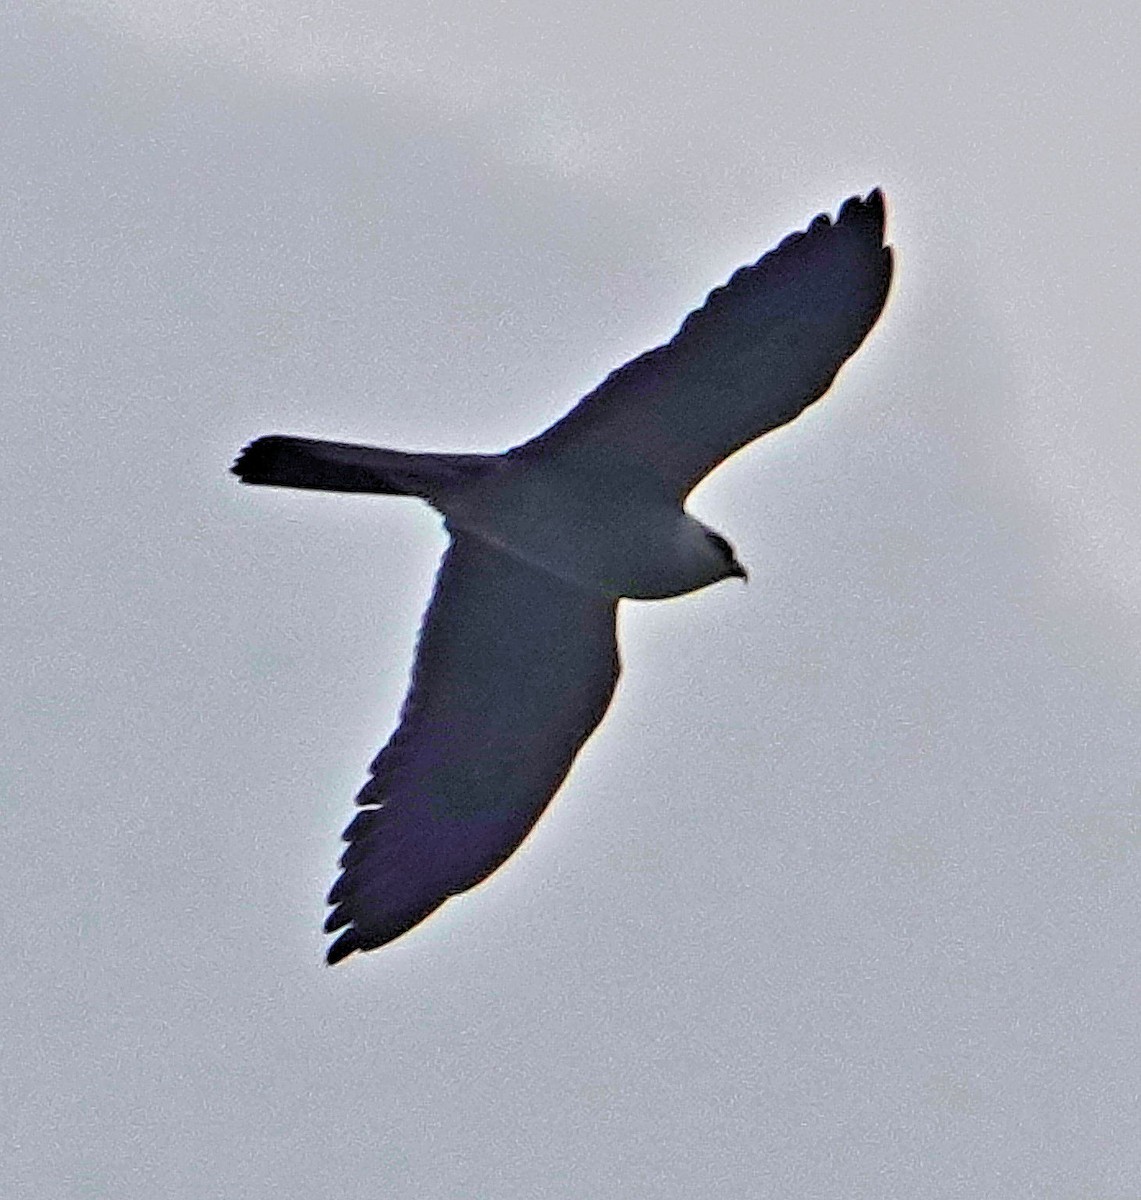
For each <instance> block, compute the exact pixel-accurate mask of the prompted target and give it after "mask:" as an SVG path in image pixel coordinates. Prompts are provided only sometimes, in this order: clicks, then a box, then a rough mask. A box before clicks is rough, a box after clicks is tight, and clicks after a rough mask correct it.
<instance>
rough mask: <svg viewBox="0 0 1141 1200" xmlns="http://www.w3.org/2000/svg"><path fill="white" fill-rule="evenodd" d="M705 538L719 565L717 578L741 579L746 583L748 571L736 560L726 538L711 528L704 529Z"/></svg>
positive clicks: (735, 554) (735, 555) (735, 553)
mask: <svg viewBox="0 0 1141 1200" xmlns="http://www.w3.org/2000/svg"><path fill="white" fill-rule="evenodd" d="M705 540H706V542H707V543H708V544H709V546H710V548H711V549H712V551H713V553H714V555H715V556H716V560H717V563H718V566H719V567H720V574H719V575H718V576H717V578H718V579H743V580H745V582H746V583H747V582H748V581H749V572H748V571H746V570H745V568H744V567H743V566H741V564H740V563H739V562H738V561H737V552H736V551H735V550H734V549H733V547H732V546H731V545H730V544H729V539H728V538H724V537H722V536H721V534H719V533H717V532H715V531H714V530H712V529H706V531H705Z"/></svg>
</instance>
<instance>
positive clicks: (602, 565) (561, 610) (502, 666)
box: [233, 191, 892, 962]
mask: <svg viewBox="0 0 1141 1200" xmlns="http://www.w3.org/2000/svg"><path fill="white" fill-rule="evenodd" d="M883 225H884V212H883V200H882V197H881V196H880V194H879V192H878V191H876V192H872V193H871V194H870V195H869V196H868V197H867V199H866V200H860V199H858V198H855V197H853V198H852V199H850V200H848V201H847V202H846V203H845V204H844V206H843V207H842V209H841V211H840V214H839V217H838V218H837V220H836V222H835V223H832V222H831V221H830V220H829V218H827V217H825V216H820V217H817V218H816V219H815V220H814V221H813V222H812V224H811V225H810V227H809V229H808V230H807V231H806V232H804V233H800V234H792V235H791V236H790V237H788V238H786V239H785V241H784V242H782V243H781V245H780V246H779V247H778V248H777V249H776V250H774V251H772V252H771V253H770V254H768V255H766V256H765V257H763V258H762V259H760V260H759V261H758V262H757V263H756V264H754V265H753V266H750V267H745V268H742V269H741V270H740V271H738V272H737V274H736V275H734V276H733V278H732V279H731V280H730V282H729V283H728V284H727V285H726V286H725V287H724V288H719V289H717V290H716V291H715V292H714V293H713V294H712V295H711V296H710V297H709V299H708V301H707V302H706V304H705V305H704V306H703V307H702V308H701V309H699V310H698V311H697V312H695V313H693V314H691V315H690V316H689V317H688V318H687V319H686V321H685V323H684V324H683V326H682V328H681V330H680V331H679V333H678V335H677V336H676V337H675V338H674V339H673V340H672V341H671V342H669V343H668V344H667V345H665V346H662V347H659V348H658V349H656V350H652V351H650V352H648V353H647V354H644V355H642V356H640V357H639V358H637V359H635V360H634V361H633V362H631V363H628V364H627V365H626V366H625V367H622V368H621V369H620V370H618V371H616V372H614V374H612V375H611V376H610V377H609V378H608V379H607V380H606V381H604V383H603V384H602V385H601V386H600V387H599V388H597V389H596V390H595V391H594V392H592V393H591V394H590V395H589V396H588V397H586V398H585V399H584V400H583V401H581V402H580V403H579V404H578V405H577V406H576V407H575V408H574V409H572V410H571V411H570V412H569V413H568V414H567V415H566V416H565V417H564V418H563V419H562V420H560V421H559V422H557V423H556V424H555V425H553V426H551V428H550V429H548V430H546V431H545V432H544V433H542V434H540V435H539V436H538V437H536V438H534V439H533V440H532V441H530V442H527V443H525V444H524V445H522V446H519V447H516V448H515V449H513V450H509V451H507V452H506V453H505V454H500V455H448V454H441V455H436V454H405V453H401V452H399V451H392V450H384V449H380V448H377V447H371V446H360V445H351V444H346V443H337V442H325V441H319V440H315V439H308V438H295V437H285V436H280V435H274V436H270V437H265V438H259V439H258V440H257V441H255V442H253V443H251V445H250V446H248V447H247V448H246V449H245V451H243V453H242V455H241V456H240V457H239V459H238V461H237V462H236V463H235V465H234V468H233V469H234V472H235V473H236V474H237V475H238V476H239V477H240V478H241V479H242V480H243V481H244V482H247V483H259V484H269V485H276V486H286V487H301V488H314V489H318V490H330V491H358V492H377V493H387V494H398V495H414V496H419V497H420V498H422V499H424V500H427V501H428V502H429V503H430V504H432V505H434V506H435V507H436V508H437V509H438V510H439V511H440V512H441V513H442V514H443V516H444V519H445V523H446V527H447V529H448V532H449V534H450V535H451V539H452V540H451V545H450V546H449V549H448V551H447V553H446V555H445V557H444V562H443V564H442V566H441V568H440V573H439V576H438V578H437V582H436V590H435V594H434V596H433V599H432V603H431V605H430V607H429V610H428V613H427V616H426V618H425V622H424V628H423V629H422V631H421V637H420V643H419V646H418V649H417V655H416V664H415V667H414V669H413V676H412V685H411V688H410V690H409V693H408V698H407V700H406V701H405V705H404V709H403V711H402V713H401V720H400V725H399V727H398V729H397V731H396V733H395V734H394V735H393V737H392V739H391V740H390V741H389V743H388V745H387V746H385V748H384V749H383V750H382V751H381V752H380V754H379V755H378V756H377V758H376V759H375V760H374V762H373V764H372V768H371V772H372V774H371V777H370V779H369V781H368V783H366V784H365V786H364V788H363V789H362V790H361V792H360V794H359V795H358V797H357V804H358V805H360V806H361V808H362V811H361V812H359V813H358V814H357V816H356V818H355V819H354V820H353V821H352V822H351V823H350V825H349V826H348V828H347V829H346V831H345V835H344V836H345V840H346V841H348V842H349V847H348V849H347V850H346V851H345V854H344V856H343V857H342V860H341V864H342V867H343V872H342V874H341V876H340V878H339V879H338V880H337V882H336V883H335V884H334V886H333V889H332V890H331V892H330V894H329V902H330V903H331V904H333V905H334V906H335V907H334V910H333V912H332V914H331V915H330V918H329V920H328V921H327V922H326V929H327V930H328V931H330V932H332V931H335V930H338V929H340V930H343V932H342V933H341V934H340V936H339V937H338V938H337V940H336V941H335V942H334V944H333V946H332V947H331V948H330V950H329V955H328V957H329V961H330V962H336V961H338V960H339V959H341V958H344V957H345V956H346V955H348V954H351V953H353V952H354V951H357V950H369V949H373V948H375V947H377V946H380V945H383V944H385V943H386V942H389V941H391V940H392V939H393V938H395V937H398V936H399V935H400V934H402V933H404V932H406V931H407V930H409V929H411V928H412V927H413V926H415V925H416V924H418V923H419V922H420V921H421V920H423V919H424V918H425V917H426V916H427V915H429V913H431V912H433V911H434V910H435V909H436V908H438V907H439V906H440V904H442V903H443V902H444V901H445V900H446V899H447V898H448V897H449V896H451V895H454V894H456V893H457V892H461V891H464V890H466V889H467V888H470V887H472V886H473V885H474V884H476V883H478V882H479V881H480V880H482V879H484V878H486V877H487V875H488V874H490V873H491V872H492V871H494V870H495V869H496V867H498V866H499V865H500V864H501V863H502V862H503V861H504V860H505V859H506V858H507V857H509V856H510V854H511V853H512V852H513V851H514V850H515V848H516V847H517V846H518V845H519V843H520V842H521V841H522V840H523V838H524V837H526V835H527V833H528V832H529V830H530V829H531V828H532V826H533V825H534V823H535V821H536V820H537V819H538V818H539V816H540V815H541V814H542V812H543V810H544V809H545V808H546V806H547V804H548V803H549V801H550V799H551V798H552V796H553V795H554V793H555V792H556V791H557V789H558V787H559V785H560V784H561V783H562V781H563V779H564V778H565V776H566V774H567V772H568V771H569V769H570V767H571V764H572V763H573V760H574V757H575V755H576V754H577V753H578V751H579V749H580V748H581V746H582V745H583V743H584V742H585V741H586V739H587V738H588V737H589V736H590V734H591V733H592V732H593V731H594V729H595V728H596V727H597V725H598V723H599V722H600V721H601V720H602V717H603V716H604V715H605V712H606V709H607V707H608V706H609V703H610V700H611V697H612V695H613V692H614V688H615V685H616V683H617V680H618V672H619V661H618V650H617V644H616V639H615V620H616V607H617V603H618V601H619V600H620V599H624V598H630V599H660V598H664V597H669V596H678V595H684V594H686V593H688V592H693V591H696V590H698V589H699V588H702V587H706V586H708V585H709V584H712V583H715V582H717V581H718V580H721V579H726V578H731V577H734V576H737V577H743V576H744V570H743V569H742V568H741V566H740V564H739V563H738V562H737V560H736V557H735V555H734V553H733V550H732V547H731V546H730V545H729V543H728V542H727V541H726V540H725V539H724V538H723V537H721V536H720V535H719V534H717V533H715V532H713V531H712V530H710V529H709V528H708V527H707V526H705V525H703V524H702V523H701V522H700V521H698V520H697V519H696V518H695V517H693V516H691V515H689V514H688V513H687V512H686V511H685V508H684V502H685V498H686V496H687V495H688V493H689V492H690V491H691V490H692V488H693V487H694V486H695V485H696V484H697V483H698V482H700V480H701V479H702V478H703V477H704V476H705V475H706V474H707V473H708V472H709V471H710V470H712V469H713V468H714V467H715V466H716V465H717V464H718V463H720V462H721V461H723V460H724V459H725V458H727V457H729V455H731V454H732V453H734V452H735V451H736V450H738V449H740V448H741V447H742V446H744V445H747V444H748V443H749V442H751V441H753V440H755V439H756V438H757V437H759V436H761V435H762V434H763V433H765V432H767V431H768V430H769V429H773V428H776V427H777V426H779V425H782V424H784V423H786V422H787V421H789V420H791V419H792V418H793V417H795V416H796V415H797V414H798V413H799V412H801V411H802V410H803V409H804V408H805V407H807V405H809V404H811V403H812V402H813V401H814V400H816V399H818V398H819V397H820V396H821V395H823V393H824V392H825V391H826V390H827V388H828V386H829V384H830V383H831V381H832V379H833V378H834V376H835V374H836V372H837V371H838V370H839V368H840V367H841V366H842V365H843V363H844V361H845V360H846V359H847V358H848V357H849V356H850V355H851V354H852V353H853V352H854V351H855V350H856V348H857V347H858V346H859V344H860V342H862V341H863V339H864V337H866V335H867V333H868V332H869V331H870V329H871V328H872V326H873V325H874V323H875V321H876V319H877V317H878V316H879V313H880V311H881V310H882V308H883V304H884V302H885V300H886V297H887V291H888V287H889V286H890V282H891V268H892V259H891V251H890V248H888V247H886V246H884V244H883Z"/></svg>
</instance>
